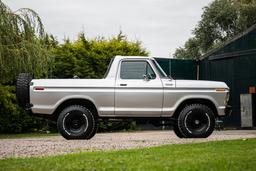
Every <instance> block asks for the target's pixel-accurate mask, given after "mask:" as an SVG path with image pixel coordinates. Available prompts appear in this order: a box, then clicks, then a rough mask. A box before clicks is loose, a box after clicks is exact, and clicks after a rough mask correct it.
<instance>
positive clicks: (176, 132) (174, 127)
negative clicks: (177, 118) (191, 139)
mask: <svg viewBox="0 0 256 171" xmlns="http://www.w3.org/2000/svg"><path fill="white" fill-rule="evenodd" d="M173 132H174V133H175V135H177V137H179V138H184V135H183V134H182V133H181V132H180V130H179V127H178V124H175V125H173Z"/></svg>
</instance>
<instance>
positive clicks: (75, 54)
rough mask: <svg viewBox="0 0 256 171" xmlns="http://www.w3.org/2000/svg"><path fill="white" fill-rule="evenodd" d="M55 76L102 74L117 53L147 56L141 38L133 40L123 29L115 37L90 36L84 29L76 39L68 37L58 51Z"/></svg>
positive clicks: (90, 76) (96, 76)
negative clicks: (88, 36) (85, 33)
mask: <svg viewBox="0 0 256 171" xmlns="http://www.w3.org/2000/svg"><path fill="white" fill-rule="evenodd" d="M54 55H55V68H54V72H53V74H54V76H55V77H58V78H72V77H73V76H74V75H76V76H78V77H80V78H101V77H103V75H104V73H105V72H106V70H107V67H108V64H109V62H110V60H111V58H112V57H114V56H116V55H130V56H136V55H137V56H147V55H148V52H147V51H146V50H145V49H144V48H142V47H141V43H140V42H139V41H135V42H131V41H128V40H127V37H126V35H124V34H123V33H122V32H120V33H119V34H118V35H117V36H114V37H112V38H111V39H106V38H104V37H98V38H96V39H91V40H89V39H86V38H85V35H84V34H83V33H82V34H80V35H79V36H78V39H77V40H76V41H74V42H70V41H69V40H66V41H65V42H64V43H63V44H62V45H59V46H57V48H56V49H55V51H54Z"/></svg>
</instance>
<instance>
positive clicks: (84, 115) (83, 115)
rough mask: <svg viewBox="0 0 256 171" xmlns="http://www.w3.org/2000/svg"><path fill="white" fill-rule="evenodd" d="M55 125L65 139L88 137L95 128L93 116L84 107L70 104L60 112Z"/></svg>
mask: <svg viewBox="0 0 256 171" xmlns="http://www.w3.org/2000/svg"><path fill="white" fill-rule="evenodd" d="M57 127H58V130H59V132H60V134H61V135H62V136H63V137H64V138H66V139H90V138H91V137H92V136H91V133H93V130H94V129H95V117H94V115H93V114H92V113H91V111H90V110H88V109H87V108H86V107H84V106H80V105H72V106H69V107H67V108H65V109H64V110H63V111H62V112H61V113H60V115H59V117H58V120H57ZM90 136H91V137H90Z"/></svg>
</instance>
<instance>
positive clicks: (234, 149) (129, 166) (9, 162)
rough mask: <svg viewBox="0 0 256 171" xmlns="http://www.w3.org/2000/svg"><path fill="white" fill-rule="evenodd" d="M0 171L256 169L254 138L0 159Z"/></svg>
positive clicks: (243, 170) (255, 143)
mask: <svg viewBox="0 0 256 171" xmlns="http://www.w3.org/2000/svg"><path fill="white" fill-rule="evenodd" d="M0 169H1V170H5V171H6V170H24V171H25V170H26V171H27V170H47V171H48V170H145V171H148V170H203V171H205V170H212V171H214V170H216V171H220V170H221V171H222V170H231V171H234V170H237V171H241V170H242V171H245V170H255V169H256V139H249V140H246V141H243V140H235V141H221V142H207V143H199V144H183V145H166V146H161V147H154V148H144V149H137V150H123V151H111V152H86V153H79V154H68V155H60V156H54V157H39V158H25V159H19V158H18V159H5V160H0Z"/></svg>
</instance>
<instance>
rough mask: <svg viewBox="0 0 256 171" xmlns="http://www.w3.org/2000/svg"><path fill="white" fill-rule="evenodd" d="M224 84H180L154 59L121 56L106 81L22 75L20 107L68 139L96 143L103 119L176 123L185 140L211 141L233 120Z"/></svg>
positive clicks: (18, 80)
mask: <svg viewBox="0 0 256 171" xmlns="http://www.w3.org/2000/svg"><path fill="white" fill-rule="evenodd" d="M228 99H229V88H228V86H227V85H226V84H225V83H224V82H215V81H196V80H175V79H172V78H171V77H168V76H167V75H166V74H165V73H164V71H163V70H162V69H161V67H160V66H159V64H158V63H157V62H156V61H155V59H154V58H151V57H141V56H116V57H114V58H113V59H112V61H111V63H110V65H109V68H108V70H107V72H106V75H105V77H104V78H103V79H79V78H76V79H32V76H31V75H30V74H28V73H21V74H19V76H18V79H17V101H18V103H19V105H20V106H22V107H24V108H25V109H26V110H29V111H30V112H31V113H32V114H34V115H38V116H41V117H46V118H50V119H54V120H55V121H56V122H57V127H58V130H59V132H60V133H61V135H62V136H63V137H65V138H66V139H90V138H92V137H93V136H94V135H95V133H96V131H97V125H98V124H97V123H98V120H99V119H127V118H130V119H131V118H132V119H144V120H153V121H159V122H161V121H166V122H167V123H168V122H169V123H171V124H172V126H173V129H174V132H175V133H176V135H177V136H178V137H180V138H206V137H208V136H209V135H211V133H212V132H213V130H214V127H215V119H216V118H219V117H223V116H227V115H229V113H230V107H229V106H228V105H227V102H228Z"/></svg>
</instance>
